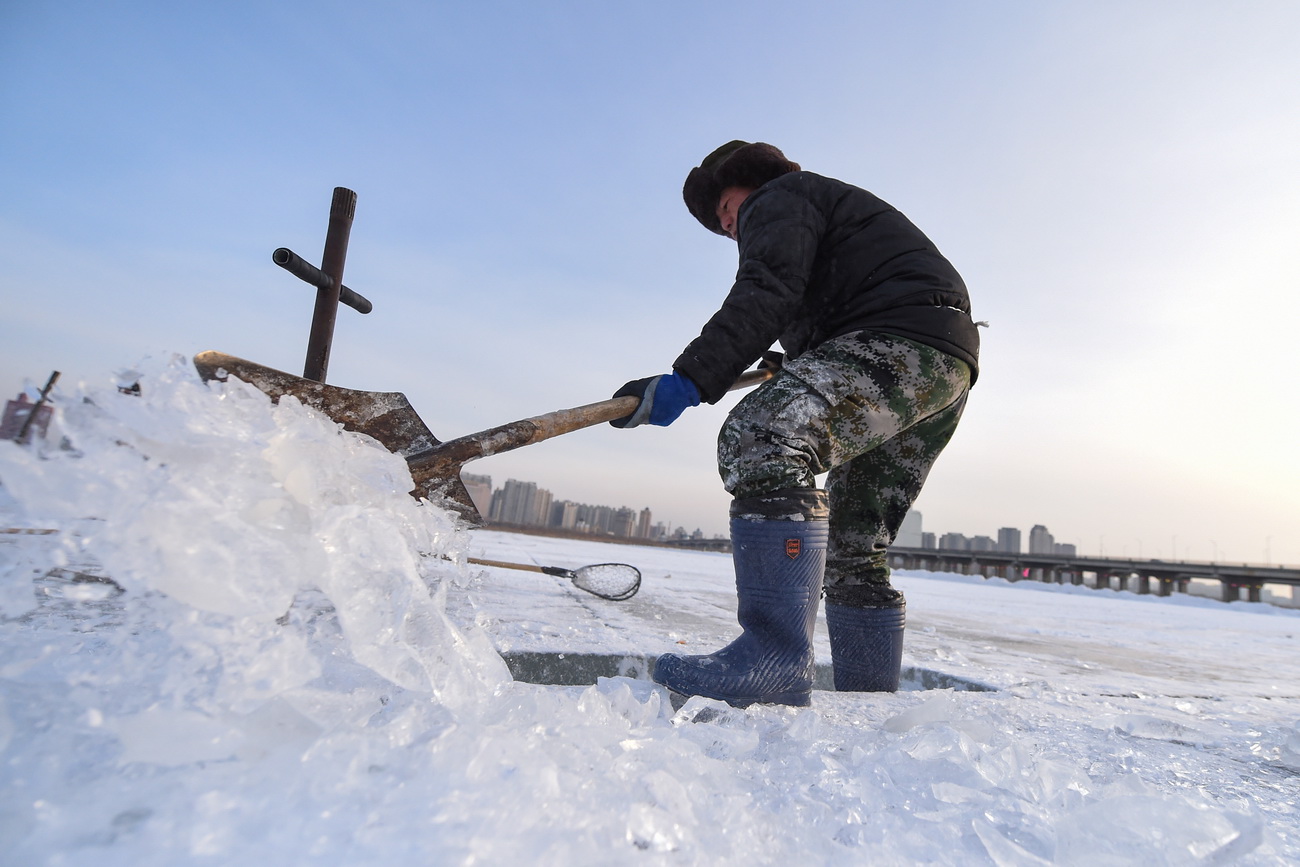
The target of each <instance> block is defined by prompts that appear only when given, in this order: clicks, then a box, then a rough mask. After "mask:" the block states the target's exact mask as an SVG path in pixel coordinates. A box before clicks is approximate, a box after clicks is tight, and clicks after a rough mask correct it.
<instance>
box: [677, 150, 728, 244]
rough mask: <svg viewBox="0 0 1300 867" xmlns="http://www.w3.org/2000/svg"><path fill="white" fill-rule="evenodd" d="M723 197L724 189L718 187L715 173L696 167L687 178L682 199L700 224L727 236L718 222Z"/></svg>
mask: <svg viewBox="0 0 1300 867" xmlns="http://www.w3.org/2000/svg"><path fill="white" fill-rule="evenodd" d="M721 195H722V187H720V186H718V182H717V180H716V179H715V178H714V177H713V173H712V172H711V171H709V170H708V169H706V168H704V167H703V166H696V167H695V168H693V169H691V173H690V174H689V175H687V176H686V184H685V185H684V186H683V187H682V198H683V199H685V200H686V207H687V209H688V210H689V211H690V212H691V216H693V217H694V218H695V219H697V220H699V221H700V224H701V225H703V226H704V228H706V229H708V230H709V231H710V232H716V233H717V234H719V235H725V234H726V233H725V232H723V231H722V224H721V223H720V222H718V213H717V211H718V199H719V197H721Z"/></svg>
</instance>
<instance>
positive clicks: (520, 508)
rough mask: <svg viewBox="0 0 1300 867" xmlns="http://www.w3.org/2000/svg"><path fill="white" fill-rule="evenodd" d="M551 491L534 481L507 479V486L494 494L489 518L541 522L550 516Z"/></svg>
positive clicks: (504, 520) (521, 522) (506, 522)
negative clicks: (541, 488)
mask: <svg viewBox="0 0 1300 867" xmlns="http://www.w3.org/2000/svg"><path fill="white" fill-rule="evenodd" d="M550 505H551V492H550V491H547V490H539V489H538V487H537V485H536V484H534V483H533V482H520V481H517V480H516V479H507V480H506V484H505V487H503V488H501V489H500V490H499V491H497V492H496V493H494V494H493V495H492V505H491V509H490V510H489V514H488V519H489V520H492V521H497V522H499V523H502V524H517V525H523V526H527V525H530V524H541V523H542V521H543V516H549V510H550Z"/></svg>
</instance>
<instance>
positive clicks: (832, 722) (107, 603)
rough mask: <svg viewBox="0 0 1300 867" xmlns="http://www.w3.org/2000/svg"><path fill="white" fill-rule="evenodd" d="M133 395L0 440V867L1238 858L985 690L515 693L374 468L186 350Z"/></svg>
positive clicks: (458, 559)
mask: <svg viewBox="0 0 1300 867" xmlns="http://www.w3.org/2000/svg"><path fill="white" fill-rule="evenodd" d="M137 380H138V381H139V383H140V387H141V388H140V393H139V394H138V395H137V394H133V393H125V392H123V391H121V390H119V389H118V388H117V383H110V384H108V385H107V386H106V387H104V388H102V389H95V388H89V389H86V390H85V391H84V393H81V394H77V395H68V394H65V395H63V397H62V399H61V401H60V404H59V405H60V413H59V418H58V422H57V425H56V427H55V429H54V430H53V431H52V432H51V437H50V439H49V440H47V441H46V443H45V444H44V445H43V446H42V447H41V448H39V449H24V448H20V447H18V446H16V445H14V444H12V443H0V483H3V490H4V496H5V497H6V498H7V500H8V502H7V503H6V504H5V506H4V510H3V513H2V514H3V516H4V521H5V523H6V526H8V527H26V528H42V529H51V530H55V531H57V532H56V533H53V534H49V535H18V534H8V535H6V536H4V537H0V540H2V541H0V557H3V559H2V560H0V606H2V607H3V615H4V620H3V622H0V777H2V782H0V851H3V852H5V853H6V854H5V858H6V860H7V861H8V862H9V863H15V864H19V863H22V864H37V863H56V862H57V863H83V864H97V865H104V864H122V865H133V867H134V865H142V864H178V863H191V862H193V863H272V864H280V863H323V864H349V865H352V864H381V863H382V864H385V865H399V864H428V863H484V864H517V863H536V864H576V863H642V862H645V863H673V864H679V863H680V864H703V863H719V862H721V863H749V862H751V861H752V862H754V863H778V862H790V863H793V862H806V863H861V862H869V861H875V860H881V861H884V862H888V863H919V862H926V863H937V864H967V863H995V864H1041V863H1062V864H1097V863H1121V862H1123V863H1128V862H1131V861H1132V862H1147V863H1169V864H1184V863H1186V864H1193V863H1224V862H1227V861H1231V860H1233V859H1235V858H1237V857H1239V856H1247V857H1248V856H1251V855H1252V854H1254V855H1258V854H1259V853H1260V851H1262V850H1261V848H1260V847H1261V846H1262V845H1264V847H1265V848H1267V845H1265V844H1266V838H1267V833H1266V831H1265V829H1264V825H1263V823H1262V822H1261V820H1260V818H1259V817H1258V815H1257V814H1255V813H1254V812H1252V811H1251V810H1250V809H1249V807H1248V806H1247V805H1245V804H1239V805H1237V806H1238V807H1240V808H1239V809H1238V808H1237V807H1233V806H1232V805H1227V806H1225V805H1224V804H1222V803H1216V802H1213V801H1211V800H1209V799H1207V798H1206V797H1204V796H1202V795H1200V794H1198V792H1197V789H1196V785H1195V784H1189V785H1187V786H1185V787H1181V788H1180V790H1179V791H1177V792H1174V793H1172V794H1171V792H1170V791H1169V790H1157V789H1154V788H1153V787H1152V786H1151V785H1149V784H1148V783H1145V782H1143V781H1142V780H1141V779H1140V778H1139V777H1138V776H1137V775H1135V774H1132V773H1129V772H1127V771H1126V767H1125V762H1126V759H1125V756H1124V755H1122V754H1113V753H1111V754H1106V755H1098V756H1085V757H1082V758H1081V757H1080V755H1079V753H1078V752H1077V751H1075V750H1073V749H1072V744H1071V741H1072V740H1073V739H1074V738H1075V737H1076V736H1077V737H1080V738H1087V737H1093V738H1096V737H1097V735H1095V733H1094V734H1089V733H1088V732H1089V731H1090V730H1089V729H1088V727H1087V726H1086V725H1085V724H1083V723H1082V722H1079V723H1077V724H1075V723H1071V724H1070V726H1067V727H1066V728H1064V729H1063V728H1062V727H1061V726H1059V725H1054V726H1045V725H1044V726H1038V725H1035V724H1034V723H1032V722H1027V718H1026V717H1025V716H1024V715H1023V714H1017V713H1012V712H1009V707H1010V706H1009V705H1008V704H1007V701H1008V699H1007V698H1006V697H1003V696H999V695H997V694H975V693H968V694H963V696H962V700H961V701H957V700H956V699H955V697H954V696H953V695H952V694H950V693H948V692H943V691H937V692H935V693H934V694H933V695H930V696H925V695H922V696H919V697H917V698H915V699H914V700H902V699H900V700H898V701H869V700H860V699H853V698H852V697H845V698H843V699H839V697H835V696H831V697H829V698H828V699H825V700H822V699H819V706H818V708H817V709H815V710H812V709H809V710H793V709H785V708H752V709H750V710H748V711H737V710H733V709H730V708H727V707H725V706H722V705H717V704H715V703H710V702H702V701H698V700H694V701H692V702H691V703H688V704H687V705H686V706H685V707H684V708H683V709H682V710H681V711H680V712H677V713H673V711H672V709H671V707H669V706H668V704H667V702H666V700H665V696H664V694H663V693H662V692H660V691H659V690H657V689H656V688H654V687H653V686H652V685H649V684H646V683H644V682H639V681H632V680H627V679H622V678H614V679H608V680H602V681H601V682H600V683H598V684H597V685H596V686H593V687H589V688H558V687H546V686H534V685H529V684H522V683H514V682H512V681H511V680H510V678H509V675H508V672H507V670H506V668H505V665H504V663H503V662H502V660H501V658H500V657H499V656H498V655H497V654H496V652H495V651H494V650H493V649H492V648H491V646H490V643H489V642H488V640H487V638H486V637H485V636H484V634H482V633H480V632H477V631H474V630H460V629H457V628H456V627H455V626H453V624H452V623H451V622H450V621H449V620H448V619H447V617H446V615H445V608H444V600H445V597H446V594H448V593H463V592H466V589H465V585H466V579H465V573H464V570H463V568H462V565H461V563H462V561H463V556H464V551H465V550H466V547H467V542H466V538H465V534H464V532H463V531H462V530H461V528H459V527H458V526H457V524H456V523H455V521H454V520H453V518H452V517H451V516H450V515H449V514H448V513H447V512H445V511H443V510H442V509H440V508H438V507H437V506H436V505H434V504H430V503H417V502H416V501H414V500H412V499H411V498H410V497H409V496H408V495H407V493H406V491H407V490H408V489H409V488H410V479H409V476H407V474H406V470H405V466H404V464H403V463H402V461H401V460H400V459H398V458H396V457H394V456H392V455H390V454H388V453H387V452H385V451H384V450H383V449H381V448H379V447H378V446H377V445H376V444H374V443H373V442H371V441H369V440H367V439H365V438H363V437H359V436H356V435H352V434H348V433H346V432H343V431H341V430H340V429H339V428H338V427H337V425H335V424H333V423H331V422H330V421H329V420H328V419H325V418H324V417H322V416H321V415H319V414H318V413H315V412H313V411H310V410H307V409H305V408H304V407H302V406H301V405H299V404H297V403H296V402H295V401H293V400H288V399H286V400H284V401H282V402H281V403H280V404H279V405H278V406H273V405H271V403H270V402H269V401H268V400H267V399H266V398H265V397H264V396H263V395H261V394H260V393H259V392H257V391H256V390H254V389H252V388H249V387H247V386H245V385H243V384H241V383H238V382H231V383H229V384H226V385H219V384H205V383H202V382H200V381H199V380H198V378H197V376H196V375H195V374H194V373H193V372H192V371H191V369H190V367H189V365H188V364H187V363H186V361H185V360H184V359H180V358H177V359H172V360H169V361H167V362H165V363H162V362H160V363H156V364H153V365H149V366H146V367H144V368H143V369H142V370H141V371H139V372H136V373H133V374H132V375H131V376H129V377H128V383H127V384H131V383H133V382H135V381H137ZM87 575H91V576H93V575H103V576H111V578H112V580H113V581H114V582H116V586H117V587H120V588H121V591H120V592H119V591H118V590H117V589H116V588H115V587H114V586H113V585H109V584H104V583H95V582H86V581H85V580H81V579H84V577H85V576H87ZM1074 729H1077V731H1075V730H1074ZM1136 734H1137V735H1138V736H1141V734H1142V733H1140V732H1138V733H1136ZM1133 736H1134V733H1133V732H1129V733H1124V737H1129V738H1131V737H1133ZM1105 737H1106V738H1109V739H1110V741H1108V742H1114V739H1115V738H1116V737H1117V735H1116V734H1115V733H1114V732H1108V733H1107V734H1105ZM1297 749H1300V747H1297ZM1270 851H1271V850H1270Z"/></svg>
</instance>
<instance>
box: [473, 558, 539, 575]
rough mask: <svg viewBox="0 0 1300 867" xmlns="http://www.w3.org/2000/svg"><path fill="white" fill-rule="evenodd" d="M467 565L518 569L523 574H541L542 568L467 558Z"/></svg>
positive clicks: (502, 561)
mask: <svg viewBox="0 0 1300 867" xmlns="http://www.w3.org/2000/svg"><path fill="white" fill-rule="evenodd" d="M465 561H466V562H467V563H473V564H474V565H475V566H500V567H501V568H502V569H518V570H519V571H521V572H541V571H542V567H541V566H531V565H529V564H527V563H507V562H505V561H504V560H480V559H478V558H477V557H466V558H465Z"/></svg>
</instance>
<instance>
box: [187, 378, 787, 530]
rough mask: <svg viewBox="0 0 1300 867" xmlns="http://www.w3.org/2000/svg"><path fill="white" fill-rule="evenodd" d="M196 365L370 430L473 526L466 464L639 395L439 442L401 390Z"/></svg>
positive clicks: (739, 383) (620, 413)
mask: <svg viewBox="0 0 1300 867" xmlns="http://www.w3.org/2000/svg"><path fill="white" fill-rule="evenodd" d="M194 366H195V367H196V368H197V369H198V371H199V376H201V377H202V378H203V379H205V380H214V379H215V380H219V381H224V380H225V379H226V378H227V377H230V376H233V377H235V378H236V379H240V380H243V381H244V382H246V383H248V384H249V385H251V386H253V387H254V388H257V389H258V390H259V391H262V392H264V393H265V394H266V395H267V396H269V397H270V398H271V400H273V401H276V400H279V399H280V398H281V397H283V396H285V395H292V396H293V397H296V398H297V399H298V400H300V401H302V403H303V404H305V405H306V406H309V407H311V408H312V409H315V410H317V411H319V412H322V413H324V414H325V415H327V416H329V417H330V418H331V419H333V420H334V421H336V422H338V423H339V424H341V425H342V426H343V427H344V429H346V430H350V431H355V432H357V433H362V434H366V435H367V436H371V437H373V438H374V439H376V440H378V441H379V443H380V445H382V446H383V447H384V448H386V449H388V450H389V451H390V452H393V453H394V454H397V455H400V456H402V457H403V458H405V459H406V463H407V466H408V467H410V470H411V478H412V479H413V480H414V482H415V487H414V488H413V489H412V490H411V495H412V496H413V497H416V498H418V499H444V500H445V501H446V502H447V505H448V506H449V507H450V508H452V509H454V510H455V511H456V512H457V513H458V514H459V515H460V516H461V517H462V518H463V519H464V520H465V521H466V522H467V523H468V524H469V525H470V526H471V527H479V526H482V525H483V518H482V516H481V515H480V514H479V511H478V509H477V508H476V507H475V505H474V503H473V501H472V500H471V499H470V496H469V491H467V490H466V489H465V484H464V483H463V482H462V481H461V480H460V472H461V468H462V467H463V466H464V465H465V464H467V463H469V462H470V461H473V460H478V459H479V458H484V457H487V456H489V455H494V454H499V453H501V452H508V451H511V450H512V449H517V448H520V447H521V446H526V445H532V444H533V443H539V442H541V441H543V440H548V439H551V438H552V437H557V436H559V435H561V434H566V433H571V432H573V431H576V430H581V429H583V428H587V427H591V426H592V425H597V424H600V423H601V422H606V421H613V420H614V419H619V418H623V417H624V416H626V415H631V414H632V413H633V412H635V411H636V408H637V405H638V404H639V403H640V400H639V399H637V398H635V397H615V398H610V399H609V400H602V401H600V402H598V403H589V404H587V405H585V406H579V407H574V408H573V409H560V410H556V411H555V412H548V413H546V414H545V415H539V416H534V417H533V418H526V419H522V420H520V421H513V422H509V423H507V424H503V425H500V426H498V427H494V428H489V429H488V430H485V431H480V432H478V433H473V434H469V435H467V436H463V437H460V438H459V439H454V440H448V441H447V442H441V441H440V440H439V439H438V438H437V437H435V436H434V435H433V432H432V431H430V430H429V428H428V426H427V425H425V423H424V422H423V421H422V420H421V419H420V416H419V415H418V414H416V412H415V409H414V408H413V407H412V406H411V403H410V401H408V400H407V399H406V396H405V395H403V394H401V393H400V392H396V391H355V390H353V389H349V388H339V387H338V386H336V385H326V384H325V383H323V382H316V381H313V380H310V379H304V378H302V377H300V376H294V375H293V374H291V373H285V372H284V371H280V370H275V369H273V368H270V367H264V366H263V365H260V364H256V363H254V362H251V361H245V360H244V359H242V358H236V357H234V356H233V355H226V354H224V353H221V352H201V353H199V354H198V355H196V356H194ZM771 376H772V371H770V370H750V371H747V372H745V373H744V374H742V375H741V377H740V378H739V379H738V380H736V384H735V385H733V386H732V387H731V390H733V391H734V390H736V389H740V388H748V387H750V386H752V385H757V384H759V383H760V382H764V381H765V380H767V379H770V378H771Z"/></svg>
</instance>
